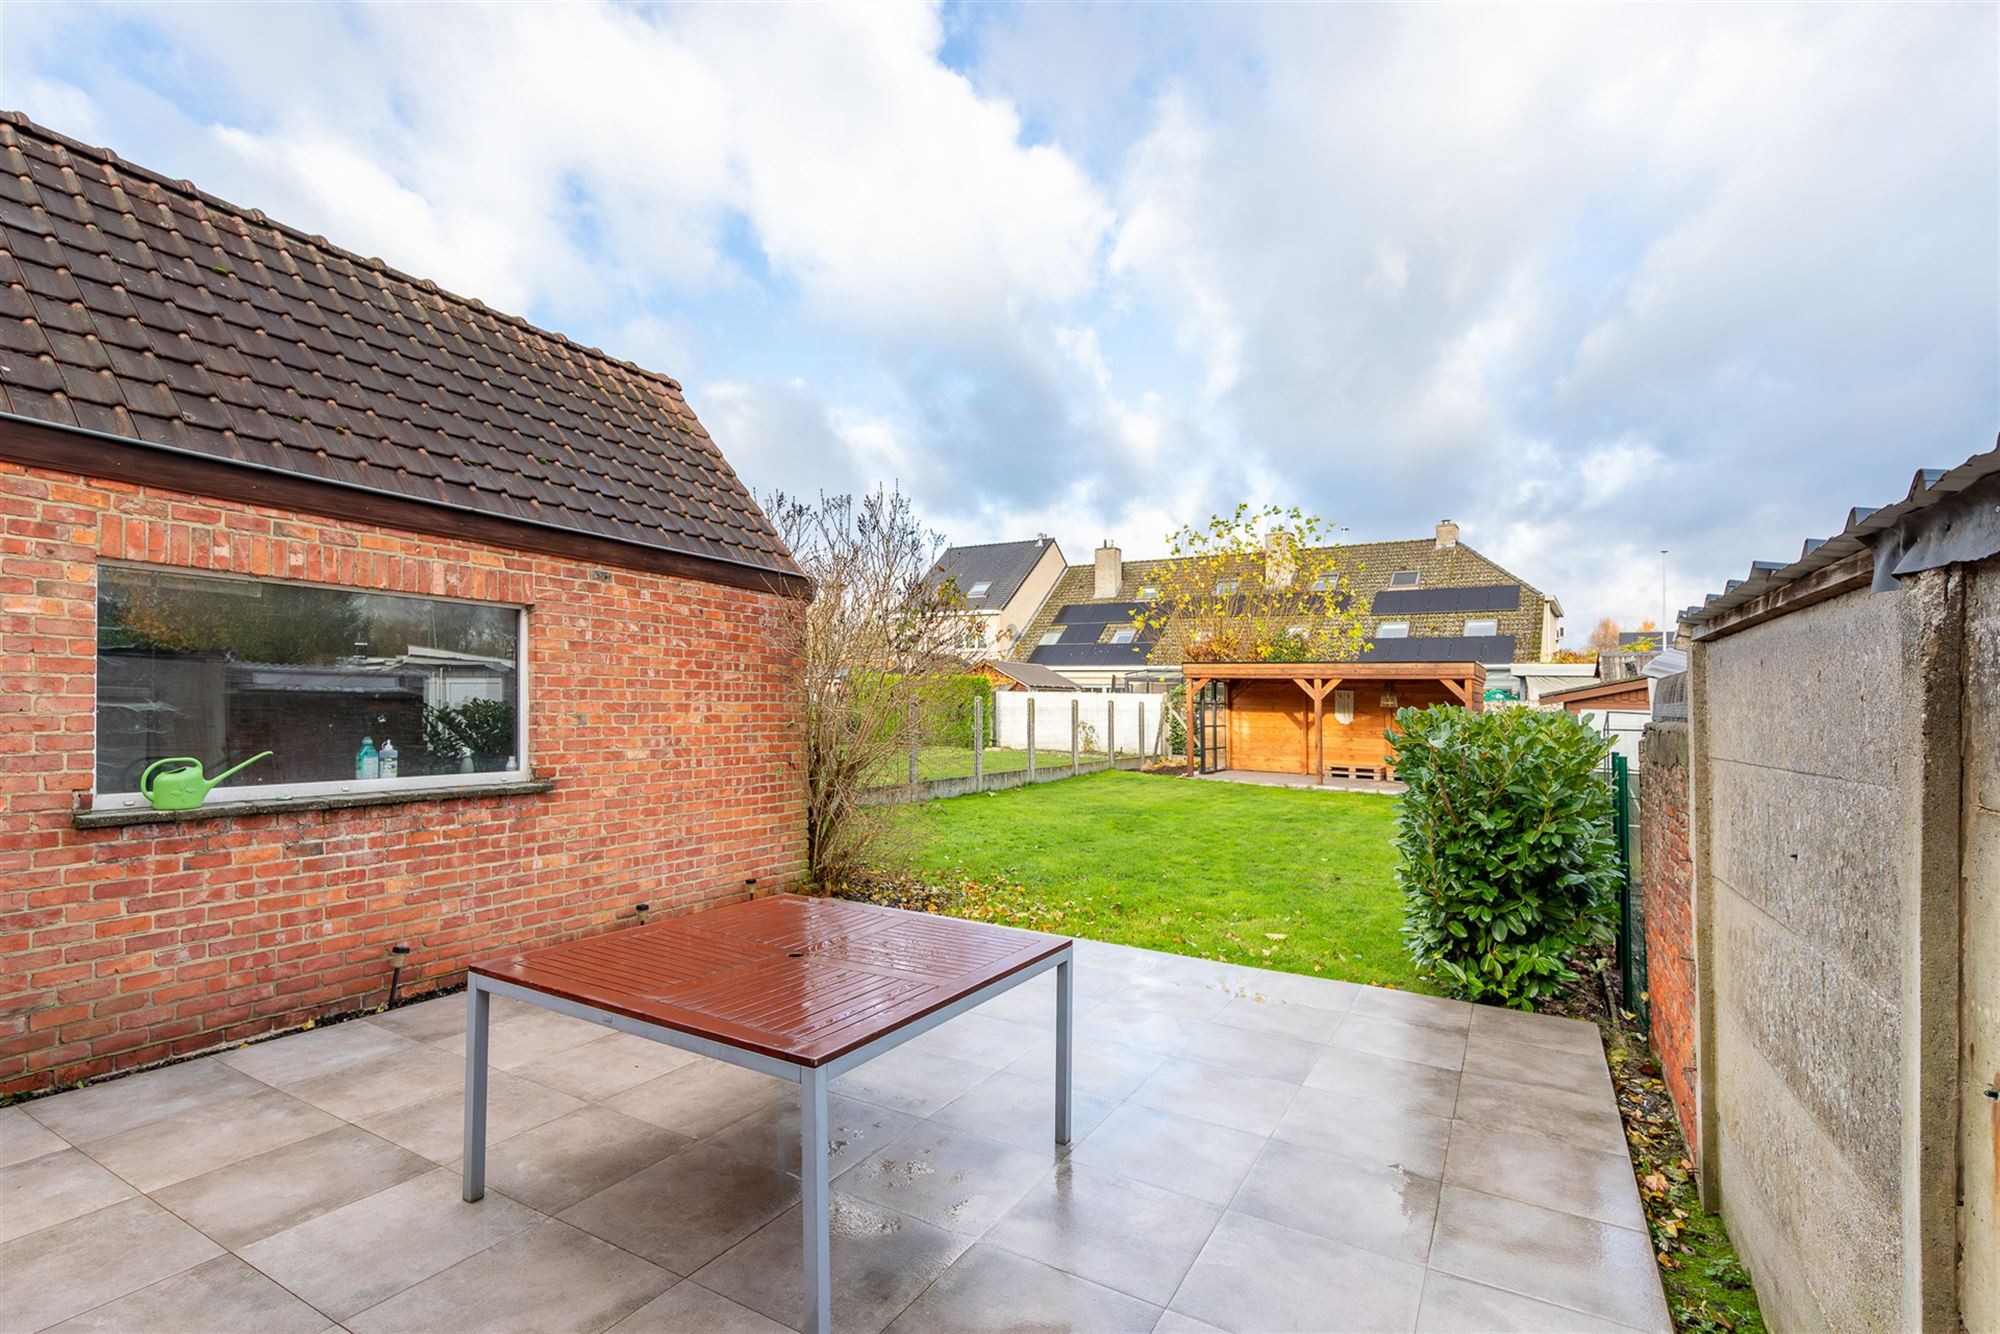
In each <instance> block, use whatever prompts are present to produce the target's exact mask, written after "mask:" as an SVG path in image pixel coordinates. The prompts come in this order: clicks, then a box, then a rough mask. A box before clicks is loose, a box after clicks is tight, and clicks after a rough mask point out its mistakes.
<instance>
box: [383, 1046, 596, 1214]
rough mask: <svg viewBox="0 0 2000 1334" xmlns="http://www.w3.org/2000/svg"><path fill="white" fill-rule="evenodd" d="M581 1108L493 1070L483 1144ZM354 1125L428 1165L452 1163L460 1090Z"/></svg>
mask: <svg viewBox="0 0 2000 1334" xmlns="http://www.w3.org/2000/svg"><path fill="white" fill-rule="evenodd" d="M584 1105H585V1104H584V1103H583V1102H582V1101H580V1100H578V1099H576V1098H572V1097H570V1096H569V1095H568V1094H567V1093H559V1092H557V1091H556V1090H555V1089H552V1088H549V1087H548V1086H547V1085H544V1084H537V1083H534V1082H532V1081H530V1080H526V1079H520V1078H517V1077H515V1076H513V1075H510V1074H508V1073H507V1072H506V1071H504V1070H495V1071H493V1072H491V1073H490V1074H489V1075H488V1076H487V1081H486V1142H487V1143H488V1144H497V1143H499V1142H500V1141H501V1140H504V1139H511V1138H513V1137H514V1136H515V1135H518V1134H520V1133H522V1132H523V1131H527V1130H533V1129H534V1128H535V1127H536V1126H539V1125H542V1124H544V1123H545V1122H549V1121H553V1120H555V1119H556V1118H557V1117H559V1116H567V1115H569V1114H570V1113H571V1112H574V1111H577V1110H579V1109H581V1108H582V1107H583V1106H584ZM355 1124H356V1125H358V1126H360V1127H362V1128H363V1129H364V1130H368V1131H370V1132H372V1133H374V1134H377V1135H380V1136H381V1137H382V1138H383V1139H386V1140H388V1141H389V1142H390V1143H392V1144H400V1145H402V1146H403V1147H404V1148H406V1149H408V1150H410V1151H411V1152H412V1153H420V1154H422V1155H423V1156H424V1157H426V1158H428V1159H430V1160H431V1161H432V1162H436V1163H450V1162H456V1161H457V1160H458V1158H459V1156H460V1155H461V1154H462V1153H463V1152H464V1150H465V1090H464V1089H462V1088H454V1089H452V1090H451V1091H449V1092H447V1093H440V1094H439V1095H438V1096H437V1097H435V1098H426V1099H424V1100H423V1101H422V1102H413V1103H411V1104H410V1105H409V1106H407V1107H396V1108H392V1109H390V1110H389V1111H386V1112H377V1113H375V1114H374V1115H373V1116H364V1117H360V1118H358V1119H357V1120H356V1121H355ZM510 1193H511V1192H510Z"/></svg>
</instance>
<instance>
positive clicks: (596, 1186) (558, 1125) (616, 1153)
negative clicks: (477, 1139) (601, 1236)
mask: <svg viewBox="0 0 2000 1334" xmlns="http://www.w3.org/2000/svg"><path fill="white" fill-rule="evenodd" d="M689 1143H690V1141H689V1140H688V1138H687V1137H686V1136H685V1135H677V1134H675V1133H674V1132H673V1131H671V1130H666V1129H663V1128H662V1127H660V1126H656V1125H654V1124H653V1123H652V1122H650V1121H641V1120H639V1119H638V1118H637V1117H632V1116H624V1115H621V1114H620V1113H618V1112H614V1111H612V1110H611V1109H610V1108H609V1107H593V1106H589V1105H587V1104H586V1105H585V1106H584V1107H582V1108H581V1109H579V1110H577V1111H574V1112H571V1113H570V1114H569V1115H567V1116H562V1117H557V1118H556V1119H555V1120H553V1121H548V1122H545V1123H544V1124H542V1125H539V1126H536V1127H535V1128H534V1129H532V1130H526V1131H523V1132H522V1133H520V1134H518V1135H515V1136H513V1137H512V1138H511V1139H505V1140H502V1141H501V1142H500V1143H498V1144H495V1145H494V1146H493V1147H492V1148H490V1149H488V1150H487V1151H486V1184H487V1187H488V1188H489V1189H492V1190H497V1191H499V1192H500V1193H501V1194H503V1195H506V1196H507V1197H508V1198H510V1199H515V1200H519V1201H520V1202H521V1203H523V1204H525V1205H527V1206H528V1207H529V1208H531V1209H539V1210H541V1211H542V1212H543V1213H545V1214H554V1213H560V1212H561V1211H563V1210H564V1209H567V1208H569V1206H571V1205H572V1204H575V1203H576V1202H577V1201H578V1200H581V1199H583V1198H584V1197H586V1196H589V1195H595V1194H596V1193H597V1192H598V1191H600V1190H603V1189H605V1188H606V1187H607V1186H611V1185H615V1184H616V1183H618V1182H620V1181H623V1180H625V1179H626V1178H627V1177H629V1176H631V1175H632V1174H633V1173H634V1172H637V1171H639V1170H641V1169H642V1168H646V1167H650V1166H652V1165H653V1164H654V1163H657V1162H658V1161H660V1159H662V1158H665V1157H666V1156H667V1155H668V1154H671V1153H677V1152H679V1151H680V1150H681V1149H683V1148H685V1147H687V1145H688V1144H689Z"/></svg>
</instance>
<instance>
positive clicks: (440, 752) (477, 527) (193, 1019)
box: [0, 116, 806, 1092]
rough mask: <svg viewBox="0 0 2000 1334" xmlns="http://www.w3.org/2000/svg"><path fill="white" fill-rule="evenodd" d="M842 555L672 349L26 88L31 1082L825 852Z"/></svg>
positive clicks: (5, 673)
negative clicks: (793, 656) (815, 690)
mask: <svg viewBox="0 0 2000 1334" xmlns="http://www.w3.org/2000/svg"><path fill="white" fill-rule="evenodd" d="M805 591H806V585H805V580H804V579H803V577H802V576H801V575H800V574H799V572H798V569H797V567H796V566H795V565H794V564H793V562H792V560H791V557H790V555H789V553H788V552H787V551H786V550H785V547H784V544H783V543H782V541H780V539H779V538H778V536H777V534H776V533H775V532H774V531H773V530H772V529H771V526H770V524H769V522H768V521H767V520H766V519H765V517H764V515H763V514H762V512H761V511H760V510H759V509H758V507H757V505H756V504H755V502H754V501H753V500H752V499H751V497H750V495H749V493H748V491H747V490H746V489H745V488H744V486H743V485H742V483H741V482H740V481H739V480H738V479H737V477H736V475H735V474H734V473H733V472H732V471H731V470H730V468H729V465H728V464H727V462H726V461H725V460H724V459H723V457H722V455H721V453H720V452H719V451H718V450H717V448H716V447H715V445H714V443H713V442H712V441H711V440H710V439H709V437H708V435H707V433H706V432H705V431H704V430H703V429H702V427H701V425H700V423H699V422H698V421H696V420H695V417H694V415H693V413H692V412H691V411H690V410H689V409H688V406H687V404H686V401H685V400H684V398H683V397H682V394H681V390H680V386H679V385H678V384H676V383H675V382H674V381H673V380H671V379H668V378H666V377H665V376H661V375H656V374H652V373H650V372H647V371H644V370H641V369H639V368H637V367H635V366H632V365H630V364H628V363H624V362H619V361H616V360H614V359H612V358H610V357H607V356H605V355H603V354H602V353H599V352H596V351H594V350H591V349H586V348H582V347H579V346H576V345H575V344H572V343H570V342H568V341H567V340H565V339H563V338H561V337H560V336H558V335H554V334H549V333H545V332H542V331H541V330H538V329H535V328H533V327H531V326H529V325H527V324H526V323H524V322H522V321H520V320H518V319H515V318H512V317H509V316H505V315H501V314H498V313H496V312H494V311H491V310H488V309H487V308H485V307H484V306H482V305H480V304H479V303H478V302H474V301H468V300H465V299H462V298H459V297H455V296H452V295H450V294H448V293H445V292H442V291H440V290H438V289H437V288H436V287H435V286H434V285H433V284H430V283H427V282H422V281H419V280H416V279H413V278H409V277H407V276H405V275H402V274H399V273H397V272H395V271H393V270H391V269H389V268H387V267H386V266H385V265H383V264H382V263H381V262H379V261H376V260H369V259H363V258H361V257H359V256H356V255H353V254H349V253H347V252H345V251H342V250H340V249H338V248H336V247H335V246H333V245H330V244H329V243H327V242H326V241H325V240H323V239H321V238H317V237H311V236H306V235H304V234H302V233H299V232H297V231H294V230H291V229H289V228H286V227H283V226H280V225H278V224H275V223H273V222H271V221H270V220H268V219H266V218H264V217H263V215H261V214H259V213H255V212H251V211H245V210H242V209H238V208H236V207H234V206H233V205H230V204H227V203H225V202H223V201H221V200H218V199H215V198H212V197H210V196H207V195H205V194H202V193H200V192H199V191H196V190H195V189H194V188H193V187H191V186H189V185H188V184H187V183H186V182H174V181H170V180H167V179H165V178H163V177H160V176H156V175H154V174H152V173H149V172H146V171H143V170H140V169H137V168H134V167H132V166H131V165H129V164H127V163H124V162H121V161H119V160H118V159H117V158H115V157H114V156H112V155H111V154H109V153H106V152H103V151H101V150H96V149H91V148H88V147H86V146H84V145H80V144H77V143H74V142H71V141H69V140H66V139H63V138H61V137H60V136H57V135H54V134H52V133H50V132H48V131H46V130H43V129H40V128H38V127H36V126H34V125H32V124H30V123H28V122H26V121H25V120H23V119H21V118H19V117H16V116H8V117H6V118H5V119H4V120H0V720H4V721H0V977H4V984H0V987H3V988H4V990H3V991H0V1092H13V1091H19V1090H26V1089H36V1088H44V1087H48V1086H50V1085H52V1084H55V1083H58V1082H69V1081H72V1080H76V1079H79V1078H85V1077H89V1076H94V1075H98V1074H103V1073H105V1072H108V1071H111V1070H116V1069H125V1068H130V1067H133V1066H137V1065H142V1064H145V1063H148V1062H152V1061H157V1060H160V1059H163V1058H166V1057H170V1056H175V1055H179V1054H183V1053H187V1052H191V1051H197V1050H200V1049H203V1048H206V1047H211V1046H214V1045H217V1044H219V1043H226V1042H231V1041H238V1040H241V1039H243V1038H246V1037H252V1036H256V1035H259V1034H264V1033H269V1032H272V1031H275V1030H279V1029H283V1028H286V1027H290V1026H295V1025H298V1024H301V1023H304V1022H306V1021H308V1020H311V1019H315V1018H318V1017H322V1016H326V1015H330V1014H335V1013H341V1012H345V1011H352V1010H356V1009H363V1008H369V1007H373V1006H377V1005H380V1004H382V1003H383V1002H384V1001H385V1000H386V999H387V996H388V992H389V987H390V983H391V978H392V973H393V970H394V969H395V968H396V967H397V965H398V964H399V963H400V965H401V976H400V985H401V988H402V990H403V992H404V993H406V994H407V993H414V992H420V991H423V990H426V989H431V988H435V987H437V986H439V985H444V984H448V983H451V982H453V981H455V980H456V979H457V977H458V975H459V972H460V970H461V969H462V968H463V967H464V965H465V964H466V962H467V961H468V960H469V959H471V958H472V957H474V956H475V955H482V954H486V953H492V952H496V951H498V950H501V949H503V948H505V947H508V946H510V945H512V944H515V943H517V942H527V941H546V940H554V939H558V938H561V937H564V936H569V935H575V934H578V933H582V932H587V931H591V930H597V929H602V928H605V927H608V926H610V925H612V924H614V923H616V922H619V921H621V920H631V919H632V917H633V916H634V914H635V913H636V912H637V911H638V910H639V907H640V905H642V904H643V905H646V906H647V908H648V909H649V910H650V912H651V913H654V914H659V913H667V912H674V911H679V910H683V909H686V908H691V907H695V906H698V905H702V904H708V903H713V902H718V901H723V900H727V899H731V898H737V897H741V896H743V895H745V894H747V893H750V892H752V890H753V888H754V889H755V890H760V891H761V890H765V889H770V888H775V887H779V886H783V885H786V884H789V883H792V882H795V881H796V880H797V878H798V877H799V876H800V874H801V870H802V862H803V854H804V841H803V828H804V826H803V819H802V816H803V791H802V785H801V781H800V756H799V732H798V729H797V728H796V727H795V726H794V722H793V717H792V712H791V710H792V704H791V700H792V686H793V683H794V678H795V664H794V663H793V662H792V661H791V660H790V659H789V657H788V656H787V652H786V650H785V649H784V648H783V647H781V646H782V645H783V644H784V643H785V642H786V635H785V634H784V633H783V625H784V622H785V620H786V618H787V617H788V614H789V612H790V610H791V609H792V608H793V607H794V606H795V605H796V600H797V599H798V598H800V597H801V596H803V595H804V593H805ZM260 752H268V754H265V755H264V756H263V758H258V759H254V760H253V759H252V757H253V756H255V755H257V754H259V753H260ZM181 757H186V758H189V759H193V760H197V761H199V762H200V763H201V765H203V766H205V769H206V772H207V773H208V774H209V775H216V774H219V773H221V772H222V771H223V770H225V769H229V768H231V767H232V766H236V765H238V764H240V763H242V762H243V761H246V760H250V761H251V763H249V765H248V767H246V768H242V769H240V770H239V771H238V772H236V773H235V774H233V775H231V776H229V777H227V778H225V779H224V780H223V782H222V784H221V785H219V786H217V787H215V788H214V789H213V790H211V791H209V792H208V793H207V796H206V799H205V801H204V803H203V804H202V805H201V806H200V807H198V808H196V809H192V810H177V811H162V810H156V809H154V805H155V802H154V801H149V800H148V798H147V796H146V790H147V789H149V788H150V790H151V791H152V793H153V796H154V798H156V799H158V798H163V797H166V798H168V799H169V800H171V797H170V794H171V793H172V792H174V791H175V790H179V791H180V792H181V793H182V795H183V797H185V796H186V795H188V794H187V793H186V788H187V786H188V780H189V778H190V777H191V774H192V771H191V770H189V769H188V768H187V767H186V766H185V765H175V764H171V763H169V764H162V763H161V761H163V760H172V759H177V758H181ZM176 771H179V778H178V780H177V779H176V778H175V777H174V775H175V773H176ZM163 779H164V780H165V781H163ZM398 947H406V949H407V953H398V952H397V948H398Z"/></svg>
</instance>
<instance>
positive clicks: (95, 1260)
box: [0, 1196, 222, 1330]
mask: <svg viewBox="0 0 2000 1334" xmlns="http://www.w3.org/2000/svg"><path fill="white" fill-rule="evenodd" d="M220 1254H222V1248H221V1247H220V1246H217V1245H216V1244H215V1243H214V1242H212V1241H210V1240H209V1239H208V1238H207V1237H204V1236H202V1235H201V1233H199V1232H197V1231H195V1230H194V1229H193V1228H191V1227H189V1226H188V1225H187V1224H186V1223H183V1222H182V1221H181V1220H180V1219H178V1218H175V1217H174V1216H173V1215H172V1214H170V1213H168V1212H167V1211H166V1210H165V1209H162V1208H161V1207H160V1206H159V1205H157V1204H155V1203H153V1202H152V1201H151V1200H149V1199H146V1198H144V1197H143V1196H140V1197H136V1198H133V1199H129V1200H124V1201H122V1202H120V1203H118V1204H113V1205H109V1206H107V1207H105V1208H103V1209H99V1210H97V1211H95V1212H93V1213H88V1214H84V1215H83V1216H82V1217H80V1218H72V1219H70V1220H69V1221H68V1222H66V1223H58V1224H56V1225H55V1226H54V1227H45V1228H43V1229H42V1230H41V1231H39V1232H30V1233H29V1234H28V1235H27V1236H24V1237H19V1238H17V1239H15V1240H13V1241H10V1242H7V1243H6V1244H5V1245H0V1274H5V1275H6V1276H7V1300H6V1304H5V1309H4V1312H0V1314H4V1318H5V1319H6V1321H7V1322H8V1326H9V1328H11V1329H22V1330H38V1329H41V1328H43V1327H44V1326H46V1325H53V1324H55V1323H56V1322H57V1321H59V1320H67V1319H68V1318H69V1317H71V1316H73V1315H79V1314H81V1313H82V1312H85V1311H88V1310H90V1309H92V1308H93V1307H97V1306H102V1305H103V1304H104V1303H105V1302H108V1301H111V1300H113V1299H115V1298H118V1297H123V1296H124V1295H125V1294H126V1293H128V1292H131V1291H133V1290H135V1289H138V1288H143V1287H145V1286H146V1285H148V1284H150V1283H154V1282H157V1281H158V1280H160V1279H163V1278H166V1277H168V1276H169V1275H172V1274H178V1273H180V1272H181V1271H182V1270H183V1269H191V1268H193V1267H194V1266H195V1265H198V1264H202V1263H204V1262H205V1261H208V1260H212V1259H214V1258H215V1257H216V1256H217V1255H220Z"/></svg>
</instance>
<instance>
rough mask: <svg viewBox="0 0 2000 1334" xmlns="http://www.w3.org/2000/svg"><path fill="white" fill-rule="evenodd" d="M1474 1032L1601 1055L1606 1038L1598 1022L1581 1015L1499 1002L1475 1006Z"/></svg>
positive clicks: (1540, 1045)
mask: <svg viewBox="0 0 2000 1334" xmlns="http://www.w3.org/2000/svg"><path fill="white" fill-rule="evenodd" d="M1472 1036H1473V1038H1474V1039H1475V1040H1477V1039H1479V1038H1482V1037H1490V1038H1496V1039H1500V1040H1504V1041H1512V1042H1525V1043H1528V1044H1530V1045H1531V1046H1536V1047H1553V1048H1555V1049H1556V1050H1557V1051H1570V1052H1587V1053H1589V1054H1591V1055H1594V1056H1598V1057H1602V1056H1603V1055H1604V1038H1603V1036H1602V1035H1601V1034H1600V1033H1599V1032H1598V1031H1597V1025H1596V1024H1593V1023H1589V1022H1587V1021H1585V1020H1582V1019H1565V1018H1563V1017H1562V1016H1560V1015H1554V1014H1532V1013H1530V1012H1528V1011H1526V1010H1509V1009H1503V1008H1502V1007H1500V1006H1497V1005H1475V1006H1473V1007H1472Z"/></svg>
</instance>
